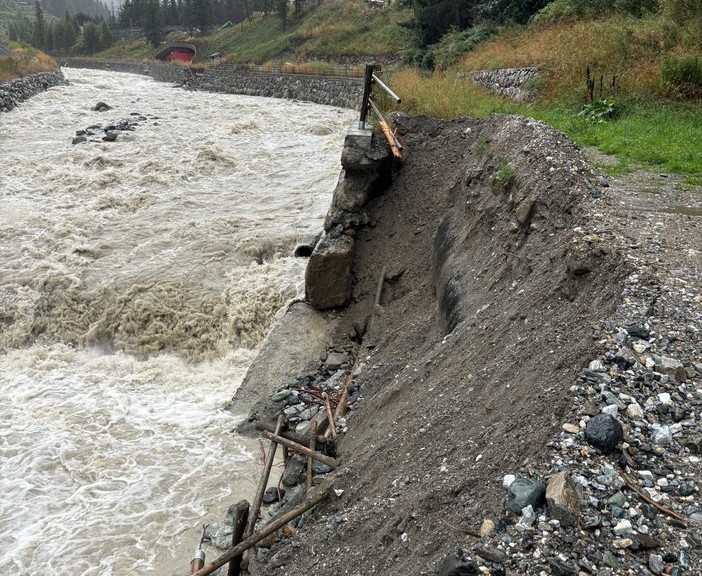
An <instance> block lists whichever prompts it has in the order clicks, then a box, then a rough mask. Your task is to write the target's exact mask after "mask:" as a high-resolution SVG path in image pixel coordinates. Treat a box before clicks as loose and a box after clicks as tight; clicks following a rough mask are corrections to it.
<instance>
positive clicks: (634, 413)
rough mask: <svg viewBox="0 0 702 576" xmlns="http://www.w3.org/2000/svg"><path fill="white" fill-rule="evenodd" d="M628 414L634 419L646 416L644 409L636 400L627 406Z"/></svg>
mask: <svg viewBox="0 0 702 576" xmlns="http://www.w3.org/2000/svg"><path fill="white" fill-rule="evenodd" d="M626 415H627V416H629V418H631V419H632V420H641V418H643V416H644V411H643V408H641V406H639V404H638V403H637V402H634V403H633V404H629V405H628V406H627V407H626Z"/></svg>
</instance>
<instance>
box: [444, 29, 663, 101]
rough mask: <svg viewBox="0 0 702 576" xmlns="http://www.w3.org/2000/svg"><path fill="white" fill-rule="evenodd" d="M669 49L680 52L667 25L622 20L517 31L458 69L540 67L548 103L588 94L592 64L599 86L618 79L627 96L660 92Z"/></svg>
mask: <svg viewBox="0 0 702 576" xmlns="http://www.w3.org/2000/svg"><path fill="white" fill-rule="evenodd" d="M671 49H673V50H675V49H676V39H675V37H674V35H673V34H672V33H671V30H670V28H667V27H666V25H665V21H662V20H661V19H636V18H633V17H625V16H621V17H616V18H608V19H606V20H591V21H576V22H557V23H552V24H544V25H539V26H530V27H526V28H521V29H515V30H512V31H509V32H506V33H504V34H502V35H500V36H498V37H496V38H495V39H494V40H491V41H488V42H487V43H485V44H484V45H482V46H480V47H478V48H477V49H476V50H475V51H473V52H471V53H470V54H468V55H467V56H466V57H465V58H464V59H463V60H462V61H461V62H460V64H459V65H458V68H459V69H461V70H464V71H471V70H479V69H485V68H487V69H495V68H509V67H519V66H537V67H539V68H540V69H541V71H542V74H541V76H542V81H543V85H542V86H541V87H540V92H541V94H542V96H543V98H545V99H547V100H558V99H562V98H563V99H569V100H572V98H573V95H574V94H575V93H577V92H582V93H583V95H584V93H585V70H586V68H587V67H588V66H589V67H590V68H591V70H592V71H593V76H594V78H595V79H597V80H598V84H599V79H600V78H603V80H604V82H603V84H604V85H605V86H607V85H608V84H611V81H612V78H613V77H615V76H616V78H617V83H618V85H619V87H620V90H622V91H624V92H627V93H646V92H648V93H658V92H660V90H661V85H660V81H659V73H658V69H659V64H660V59H661V58H662V57H663V55H664V54H665V53H667V52H669V51H670V50H671ZM603 95H604V96H607V95H608V94H606V93H605V94H603Z"/></svg>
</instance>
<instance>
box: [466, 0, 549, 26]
mask: <svg viewBox="0 0 702 576" xmlns="http://www.w3.org/2000/svg"><path fill="white" fill-rule="evenodd" d="M552 1H553V0H490V1H488V2H483V3H482V4H481V5H480V6H479V7H478V9H477V14H478V16H480V19H481V20H490V21H491V22H495V23H496V24H507V23H511V22H514V23H516V24H526V22H527V21H528V20H529V18H531V17H532V16H533V15H534V14H536V13H537V12H538V11H539V10H541V9H542V8H544V7H545V6H547V5H548V4H550V3H551V2H552Z"/></svg>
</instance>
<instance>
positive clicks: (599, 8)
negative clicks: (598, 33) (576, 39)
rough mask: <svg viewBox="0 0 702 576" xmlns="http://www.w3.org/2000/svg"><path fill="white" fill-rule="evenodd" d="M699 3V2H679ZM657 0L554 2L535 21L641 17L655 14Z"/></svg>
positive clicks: (571, 0) (563, 0) (573, 0)
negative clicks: (618, 16) (627, 15)
mask: <svg viewBox="0 0 702 576" xmlns="http://www.w3.org/2000/svg"><path fill="white" fill-rule="evenodd" d="M679 1H700V0H679ZM658 8H659V5H658V0H555V1H554V2H552V3H550V4H549V5H548V6H546V8H544V9H543V10H542V11H541V12H540V13H539V14H538V15H537V16H536V17H535V19H536V20H540V21H549V20H569V19H574V18H587V17H595V16H600V15H602V14H632V15H634V16H643V15H644V14H647V13H652V12H656V11H657V10H658Z"/></svg>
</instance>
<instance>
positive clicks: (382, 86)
mask: <svg viewBox="0 0 702 576" xmlns="http://www.w3.org/2000/svg"><path fill="white" fill-rule="evenodd" d="M373 82H375V83H376V84H377V85H378V86H380V87H381V88H382V89H383V90H384V91H385V93H386V94H387V95H388V96H390V98H392V99H393V100H394V101H395V102H396V103H397V104H399V103H400V102H402V99H401V98H400V97H399V96H398V95H397V94H395V93H394V92H393V91H392V90H390V88H388V87H387V86H386V85H385V84H384V83H383V81H382V80H381V79H380V78H378V77H377V76H376V75H375V74H373Z"/></svg>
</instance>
